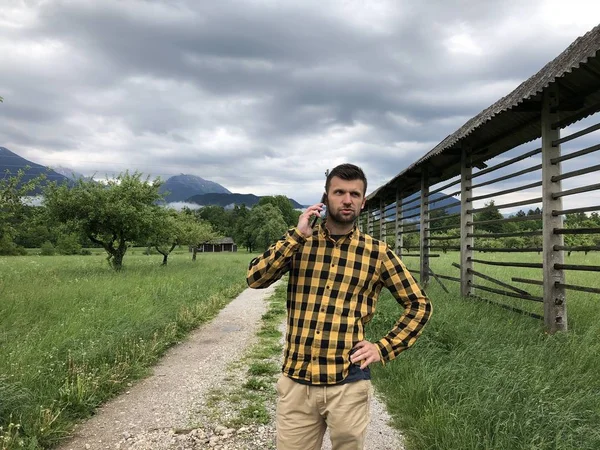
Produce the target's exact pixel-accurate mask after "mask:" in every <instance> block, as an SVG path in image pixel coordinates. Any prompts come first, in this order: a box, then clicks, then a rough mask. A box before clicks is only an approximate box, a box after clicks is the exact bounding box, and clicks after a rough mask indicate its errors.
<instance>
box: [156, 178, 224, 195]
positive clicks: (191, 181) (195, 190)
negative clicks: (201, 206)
mask: <svg viewBox="0 0 600 450" xmlns="http://www.w3.org/2000/svg"><path fill="white" fill-rule="evenodd" d="M160 192H161V194H162V193H165V192H168V194H167V195H166V196H165V200H166V201H167V202H182V201H185V200H186V199H188V198H189V197H191V196H194V195H201V194H211V193H219V194H231V192H230V191H229V190H228V189H226V188H224V187H223V186H221V185H220V184H219V183H215V182H214V181H209V180H205V179H204V178H200V177H197V176H195V175H186V174H181V175H175V176H172V177H171V178H169V179H168V180H167V181H165V183H164V184H163V185H162V186H161V187H160Z"/></svg>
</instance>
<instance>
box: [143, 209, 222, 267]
mask: <svg viewBox="0 0 600 450" xmlns="http://www.w3.org/2000/svg"><path fill="white" fill-rule="evenodd" d="M216 236H217V235H216V233H215V232H214V231H213V230H212V228H211V226H210V224H209V223H207V222H203V221H198V219H197V218H196V217H195V216H194V215H192V214H188V213H186V212H179V213H178V212H176V211H174V210H164V218H163V219H162V220H161V225H160V226H158V227H156V228H155V230H154V233H153V236H152V237H151V238H150V242H149V244H150V245H152V246H154V248H155V249H156V251H157V252H158V253H160V254H161V255H163V262H162V265H163V266H166V265H167V261H168V258H169V255H170V254H171V252H172V251H173V250H174V249H175V247H176V246H178V245H191V246H192V248H193V250H192V251H193V256H192V260H193V261H195V260H196V252H197V248H198V244H199V243H201V242H206V241H209V240H211V239H214V238H215V237H216Z"/></svg>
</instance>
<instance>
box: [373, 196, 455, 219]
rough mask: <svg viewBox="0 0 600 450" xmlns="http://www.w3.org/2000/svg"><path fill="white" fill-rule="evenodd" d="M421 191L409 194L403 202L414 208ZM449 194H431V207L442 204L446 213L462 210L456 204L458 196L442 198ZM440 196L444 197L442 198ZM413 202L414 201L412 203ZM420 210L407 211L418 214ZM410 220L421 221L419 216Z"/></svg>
mask: <svg viewBox="0 0 600 450" xmlns="http://www.w3.org/2000/svg"><path fill="white" fill-rule="evenodd" d="M420 195H421V194H420V193H418V192H417V193H416V194H413V195H410V196H408V197H407V198H405V199H404V201H403V203H404V204H405V205H407V207H408V208H412V207H414V206H417V205H418V202H416V201H415V200H417V199H418V198H420ZM446 195H447V194H445V193H443V192H437V193H435V194H432V195H431V196H430V201H429V208H430V209H434V208H440V207H442V206H444V207H446V208H445V215H450V214H456V213H459V212H460V205H456V204H455V203H456V202H457V201H459V199H458V198H455V197H451V198H442V197H445V196H446ZM440 198H442V199H441V200H440ZM411 202H412V203H411ZM395 205H396V202H394V203H392V204H391V205H390V206H395ZM448 205H453V206H448ZM418 212H419V210H418V209H415V210H412V211H408V212H407V213H406V215H413V214H417V213H418ZM375 217H376V218H379V214H375ZM393 220H394V218H393V217H390V216H388V217H386V221H393ZM407 221H408V222H418V221H419V217H418V216H417V217H413V218H410V219H407Z"/></svg>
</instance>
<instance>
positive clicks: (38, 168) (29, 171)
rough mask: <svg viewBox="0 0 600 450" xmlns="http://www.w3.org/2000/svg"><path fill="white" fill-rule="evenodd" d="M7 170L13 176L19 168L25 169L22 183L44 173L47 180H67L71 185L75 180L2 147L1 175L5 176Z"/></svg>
mask: <svg viewBox="0 0 600 450" xmlns="http://www.w3.org/2000/svg"><path fill="white" fill-rule="evenodd" d="M28 166H29V167H28ZM27 167H28V168H27ZM7 170H8V171H10V175H11V176H14V175H16V174H17V172H18V171H19V170H23V171H24V172H25V175H24V176H23V178H22V183H26V182H28V181H29V180H31V179H33V178H36V177H38V176H39V175H42V174H43V175H45V176H46V181H58V182H59V183H61V182H65V183H68V184H69V185H71V184H73V182H72V181H71V180H70V179H69V178H67V177H65V176H64V175H61V174H60V173H58V172H56V171H54V170H52V169H49V168H48V167H45V166H42V165H40V164H36V163H34V162H31V161H28V160H26V159H25V158H22V157H20V156H19V155H17V154H16V153H13V152H11V151H10V150H9V149H7V148H5V147H0V177H4V176H5V175H6V171H7Z"/></svg>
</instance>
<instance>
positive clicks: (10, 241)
mask: <svg viewBox="0 0 600 450" xmlns="http://www.w3.org/2000/svg"><path fill="white" fill-rule="evenodd" d="M24 176H25V170H19V171H18V172H17V174H16V175H11V173H10V172H9V171H6V173H5V175H4V177H3V178H1V179H0V254H18V253H19V251H18V249H17V245H16V244H15V243H14V239H15V237H16V235H17V228H18V227H17V225H18V223H19V221H20V220H22V218H23V216H24V214H25V210H26V205H25V204H24V203H23V198H24V197H25V196H27V195H28V194H30V193H31V192H33V191H34V190H35V189H36V188H37V186H38V185H39V184H40V183H41V182H42V181H43V180H44V178H45V176H44V175H40V176H38V177H36V178H33V179H31V180H29V181H27V182H25V183H23V177H24Z"/></svg>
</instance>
